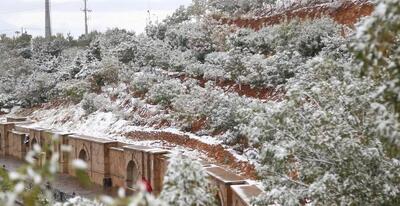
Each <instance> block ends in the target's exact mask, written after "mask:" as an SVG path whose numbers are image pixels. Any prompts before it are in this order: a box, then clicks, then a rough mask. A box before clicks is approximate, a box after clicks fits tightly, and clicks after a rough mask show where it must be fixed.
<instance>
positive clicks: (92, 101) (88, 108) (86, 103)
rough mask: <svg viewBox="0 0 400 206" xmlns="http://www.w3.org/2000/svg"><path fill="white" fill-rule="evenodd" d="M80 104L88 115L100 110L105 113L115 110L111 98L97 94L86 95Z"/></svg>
mask: <svg viewBox="0 0 400 206" xmlns="http://www.w3.org/2000/svg"><path fill="white" fill-rule="evenodd" d="M80 104H81V107H82V109H83V110H85V113H86V114H87V115H88V114H91V113H94V112H96V111H99V110H103V111H105V112H109V111H112V110H113V108H112V106H111V101H110V99H109V98H107V97H105V96H103V95H98V94H95V93H89V94H85V95H84V97H83V99H82V101H81V103H80Z"/></svg>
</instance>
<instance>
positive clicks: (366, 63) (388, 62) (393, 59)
mask: <svg viewBox="0 0 400 206" xmlns="http://www.w3.org/2000/svg"><path fill="white" fill-rule="evenodd" d="M399 23H400V4H399V1H398V0H380V1H378V4H377V7H376V10H375V12H374V13H373V15H372V16H371V17H368V18H366V19H365V20H364V21H363V22H362V23H361V24H360V25H359V27H358V30H357V34H356V36H355V38H356V40H355V43H354V45H353V47H354V49H355V51H356V54H357V57H358V59H359V60H360V68H361V69H360V73H361V75H363V76H367V77H370V78H372V79H374V80H375V81H376V82H377V84H378V86H377V88H376V89H375V92H374V94H373V95H374V97H376V99H375V102H374V111H375V112H376V113H377V114H378V116H377V118H376V122H375V124H374V127H373V128H374V129H373V130H374V131H375V132H376V135H377V136H381V137H384V138H385V139H386V141H384V144H385V147H386V148H387V149H388V151H389V154H390V156H391V157H397V158H399V156H400V135H399V134H400V101H399V99H400V78H399V75H400V24H399Z"/></svg>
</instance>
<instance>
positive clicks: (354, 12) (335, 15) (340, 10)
mask: <svg viewBox="0 0 400 206" xmlns="http://www.w3.org/2000/svg"><path fill="white" fill-rule="evenodd" d="M373 10H374V5H373V4H371V3H369V2H367V1H365V2H362V3H354V2H349V1H347V2H344V3H343V4H342V5H341V6H339V7H336V8H332V7H327V6H326V5H316V6H313V7H306V8H298V9H292V10H287V11H284V12H282V13H280V14H275V15H271V16H266V17H261V18H257V19H242V18H238V19H230V18H225V17H214V18H216V19H219V20H221V22H222V23H223V24H234V25H236V26H239V27H243V28H252V29H255V30H258V29H261V28H262V27H264V26H266V25H274V24H279V23H281V22H283V21H285V20H286V19H296V18H299V19H302V20H304V19H316V18H321V17H322V16H330V17H331V18H332V19H334V20H335V21H336V22H338V23H340V24H343V25H348V26H354V24H355V23H357V21H358V20H359V19H360V18H362V17H364V16H369V15H371V13H372V12H373Z"/></svg>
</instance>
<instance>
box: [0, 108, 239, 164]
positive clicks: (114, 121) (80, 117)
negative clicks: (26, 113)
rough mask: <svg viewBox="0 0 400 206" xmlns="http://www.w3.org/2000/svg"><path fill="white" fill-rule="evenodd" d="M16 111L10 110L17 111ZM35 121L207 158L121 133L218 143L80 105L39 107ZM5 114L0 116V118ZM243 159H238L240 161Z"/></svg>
mask: <svg viewBox="0 0 400 206" xmlns="http://www.w3.org/2000/svg"><path fill="white" fill-rule="evenodd" d="M17 111H18V110H14V112H17ZM29 118H30V119H31V120H34V121H35V123H33V124H31V125H30V127H39V128H48V129H54V130H57V131H63V132H71V133H76V134H81V135H87V136H93V137H97V138H104V139H110V140H117V141H120V142H123V143H126V144H136V145H143V146H150V147H158V148H163V149H169V150H171V151H172V152H179V153H182V154H183V155H186V156H188V157H192V158H195V159H202V160H207V159H208V158H207V155H206V154H204V153H202V152H200V151H197V150H192V149H189V148H184V147H181V146H176V145H173V144H170V143H168V142H166V141H161V140H151V141H138V140H132V139H129V138H126V137H125V136H123V134H125V133H128V132H134V131H143V132H169V133H173V134H178V135H187V136H188V137H189V138H193V139H196V140H199V141H202V142H204V143H207V144H220V143H221V142H220V141H219V140H217V139H216V138H213V137H210V136H205V137H203V136H201V137H200V136H197V135H194V134H191V133H185V132H181V131H179V130H178V129H176V128H165V129H154V128H150V127H140V126H134V125H133V123H132V122H130V121H126V120H123V119H120V118H119V117H118V116H117V115H115V114H113V113H112V112H95V113H93V114H90V115H88V116H86V115H85V111H84V110H83V109H82V108H81V107H80V105H69V106H64V107H56V108H51V109H39V110H36V111H34V112H33V113H32V114H31V116H30V117H29ZM2 119H4V120H5V116H2V117H0V121H1V120H2ZM242 159H243V158H240V160H242Z"/></svg>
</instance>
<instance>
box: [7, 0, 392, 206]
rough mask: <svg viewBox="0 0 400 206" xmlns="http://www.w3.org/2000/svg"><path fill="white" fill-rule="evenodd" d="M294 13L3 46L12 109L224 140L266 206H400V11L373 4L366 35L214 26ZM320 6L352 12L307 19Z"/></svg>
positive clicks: (386, 3) (288, 24)
mask: <svg viewBox="0 0 400 206" xmlns="http://www.w3.org/2000/svg"><path fill="white" fill-rule="evenodd" d="M287 2H290V1H283V2H282V1H275V0H269V1H266V0H265V1H263V0H249V1H241V0H220V1H217V0H193V3H192V5H191V6H189V7H187V8H185V7H180V8H179V9H177V10H176V11H175V12H174V13H173V14H172V15H171V16H170V17H168V18H167V19H165V20H163V21H162V22H151V23H150V24H149V25H147V27H146V32H145V33H144V34H135V33H133V32H129V31H125V30H121V29H117V28H116V29H112V30H109V31H106V32H104V33H97V32H95V33H92V34H91V35H89V36H87V37H82V38H80V39H79V40H74V39H73V38H71V37H67V38H65V37H63V36H62V35H57V36H54V37H53V38H52V39H51V40H48V39H43V38H41V37H36V38H31V36H29V35H28V34H22V35H21V36H20V37H17V38H13V39H12V38H8V37H6V36H2V37H1V39H0V73H1V76H0V108H3V109H2V111H8V109H10V108H12V107H15V106H21V107H24V108H30V107H34V106H38V105H39V106H40V105H41V104H42V103H46V102H62V103H63V105H64V104H65V105H66V104H76V105H79V106H80V107H81V108H83V110H84V111H85V114H84V115H83V118H89V117H90V115H93V114H95V113H97V112H109V113H112V114H113V115H115V116H117V117H118V118H120V119H124V120H126V121H129V122H131V124H132V125H135V126H140V127H143V128H169V127H174V128H178V129H180V130H181V131H186V132H193V133H196V134H197V135H199V136H202V135H211V136H213V137H215V138H217V139H219V140H221V141H222V143H223V144H224V145H225V146H226V147H229V148H233V149H234V150H236V151H237V152H238V153H239V154H243V155H244V156H246V158H248V159H249V160H251V161H252V162H254V164H255V166H256V168H257V174H258V180H260V181H261V182H262V183H263V186H264V189H265V193H264V194H263V195H261V196H260V197H259V198H257V199H256V200H254V203H255V204H257V205H268V204H274V203H277V204H281V205H303V204H305V203H310V204H311V205H398V204H400V148H399V147H400V116H399V115H400V96H399V94H400V69H399V68H400V2H399V0H380V1H377V2H372V3H374V4H375V7H376V10H375V11H374V13H373V14H372V16H369V17H367V18H364V19H362V20H360V22H359V23H358V24H357V25H356V26H355V27H356V29H354V28H349V27H347V26H345V25H341V24H338V23H337V22H335V21H334V20H332V19H331V18H329V17H321V18H318V19H308V20H307V19H302V20H299V19H288V20H286V21H284V22H282V23H279V24H274V25H269V26H265V27H263V28H261V29H258V30H253V29H251V28H240V27H237V26H235V25H234V24H232V25H230V24H223V23H222V22H221V21H219V20H217V19H216V18H214V17H215V16H235V17H238V16H242V17H246V16H247V17H248V16H264V15H269V14H274V13H277V12H280V11H283V10H285V8H288V7H289V5H292V3H290V4H289V5H288V4H287ZM311 2H313V4H315V3H324V4H326V5H331V6H332V5H337V4H338V2H336V1H334V3H332V2H331V1H329V2H328V1H302V4H293V8H295V7H296V6H299V5H300V6H299V7H305V6H309V5H310V4H311ZM328 3H332V4H328ZM265 11H268V12H265ZM242 88H243V90H242ZM246 91H247V92H246ZM250 91H251V92H252V93H253V94H250ZM259 94H264V95H259ZM143 111H145V114H143ZM249 148H251V151H252V152H247V151H249ZM176 172H179V171H176ZM169 174H170V175H171V176H174V177H175V176H179V175H174V174H173V172H171V173H169ZM173 180H174V179H173V178H172V179H169V181H173ZM167 192H168V191H167ZM196 192H197V191H196ZM196 194H197V193H196ZM163 195H165V196H168V194H163ZM173 197H175V196H173ZM168 201H170V203H171V204H173V201H178V200H174V199H172V196H171V198H169V199H168ZM207 204H208V203H207ZM210 204H211V203H210ZM193 205H201V204H193Z"/></svg>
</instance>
